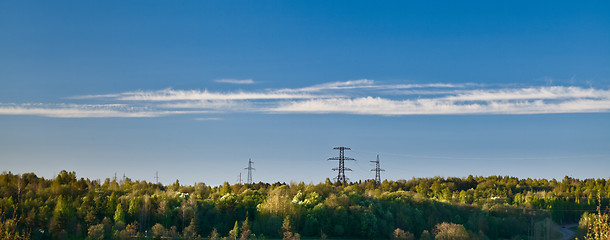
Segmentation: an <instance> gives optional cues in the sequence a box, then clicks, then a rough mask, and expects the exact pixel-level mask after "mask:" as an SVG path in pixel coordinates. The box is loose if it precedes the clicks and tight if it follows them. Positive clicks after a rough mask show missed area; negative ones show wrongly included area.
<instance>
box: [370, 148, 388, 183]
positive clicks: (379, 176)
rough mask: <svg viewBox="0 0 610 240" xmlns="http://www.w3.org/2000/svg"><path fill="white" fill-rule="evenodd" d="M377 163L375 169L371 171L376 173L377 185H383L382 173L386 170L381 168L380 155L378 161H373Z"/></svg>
mask: <svg viewBox="0 0 610 240" xmlns="http://www.w3.org/2000/svg"><path fill="white" fill-rule="evenodd" d="M371 162H373V163H375V168H374V169H371V171H375V182H376V183H377V184H380V183H381V171H385V169H381V168H380V167H379V154H377V161H371Z"/></svg>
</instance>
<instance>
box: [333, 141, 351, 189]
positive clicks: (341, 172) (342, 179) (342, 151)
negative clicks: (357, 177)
mask: <svg viewBox="0 0 610 240" xmlns="http://www.w3.org/2000/svg"><path fill="white" fill-rule="evenodd" d="M333 149H338V150H339V157H333V158H329V159H328V160H329V161H331V160H332V161H334V160H337V161H339V167H337V168H333V171H337V170H338V171H339V173H338V174H337V177H336V178H335V180H336V181H337V182H345V181H348V180H349V178H347V177H345V171H346V170H347V171H351V170H352V169H349V168H346V167H345V160H351V161H354V160H355V159H353V158H350V157H345V150H351V149H350V148H348V147H336V148H333Z"/></svg>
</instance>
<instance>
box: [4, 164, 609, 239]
mask: <svg viewBox="0 0 610 240" xmlns="http://www.w3.org/2000/svg"><path fill="white" fill-rule="evenodd" d="M598 194H599V195H600V196H601V199H602V205H603V206H607V205H608V197H610V195H609V194H610V183H609V182H608V181H607V180H605V179H597V180H595V179H586V180H578V179H573V178H569V177H565V178H564V179H562V180H561V181H557V180H555V179H553V180H546V179H518V178H515V177H501V176H491V177H473V176H468V177H467V178H440V177H436V178H421V179H411V180H408V181H407V180H399V181H383V182H382V183H380V184H376V183H375V182H374V181H364V182H353V183H331V181H329V180H327V181H326V182H325V183H320V184H316V185H312V184H304V183H292V184H285V183H274V184H269V183H256V184H252V185H240V184H234V185H231V184H228V183H225V184H223V185H221V186H215V187H212V186H207V185H206V184H204V183H198V184H196V185H194V186H183V185H180V184H179V183H178V181H176V183H174V184H171V185H167V186H164V185H161V184H154V183H148V182H145V181H133V180H131V179H129V178H127V179H125V180H124V181H117V180H111V179H106V180H105V181H104V182H103V183H102V182H99V181H92V180H89V179H82V178H81V179H78V178H77V176H76V173H74V172H66V171H62V172H61V173H60V174H59V175H58V176H57V177H56V178H55V179H44V178H40V177H37V176H36V175H35V174H33V173H28V174H22V175H14V174H11V173H3V174H1V175H0V220H1V221H0V223H1V224H0V232H2V233H0V234H1V235H0V236H1V237H2V238H11V239H30V238H31V239H84V238H88V239H131V238H133V237H142V236H148V237H153V238H159V239H160V238H163V239H166V238H169V239H172V238H174V239H199V238H223V237H226V238H229V239H236V238H241V239H248V238H284V239H287V238H288V239H295V238H299V237H300V236H302V237H317V238H326V237H329V238H341V237H349V238H366V239H371V238H380V239H383V238H385V239H387V238H399V239H434V238H436V239H511V238H522V239H536V238H539V237H543V236H548V235H550V234H553V232H554V231H553V227H552V225H554V223H568V222H578V221H579V220H580V218H581V216H582V215H583V213H585V212H587V211H589V212H593V211H595V209H596V206H597V204H598V203H597V199H598V198H597V197H598ZM551 220H552V221H551Z"/></svg>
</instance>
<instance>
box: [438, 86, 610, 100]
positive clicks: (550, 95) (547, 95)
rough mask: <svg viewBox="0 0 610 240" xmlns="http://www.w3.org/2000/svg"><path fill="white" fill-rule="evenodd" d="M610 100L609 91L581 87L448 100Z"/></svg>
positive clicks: (499, 91)
mask: <svg viewBox="0 0 610 240" xmlns="http://www.w3.org/2000/svg"><path fill="white" fill-rule="evenodd" d="M569 98H610V92H609V91H607V90H597V89H593V88H580V87H563V86H553V87H528V88H518V89H491V90H489V89H485V90H470V91H466V92H463V93H460V94H457V95H455V96H447V97H446V99H448V100H454V101H494V100H519V99H569Z"/></svg>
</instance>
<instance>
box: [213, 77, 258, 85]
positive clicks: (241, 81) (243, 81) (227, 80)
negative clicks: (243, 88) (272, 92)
mask: <svg viewBox="0 0 610 240" xmlns="http://www.w3.org/2000/svg"><path fill="white" fill-rule="evenodd" d="M214 82H217V83H230V84H254V80H252V79H231V78H225V79H216V80H214Z"/></svg>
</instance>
